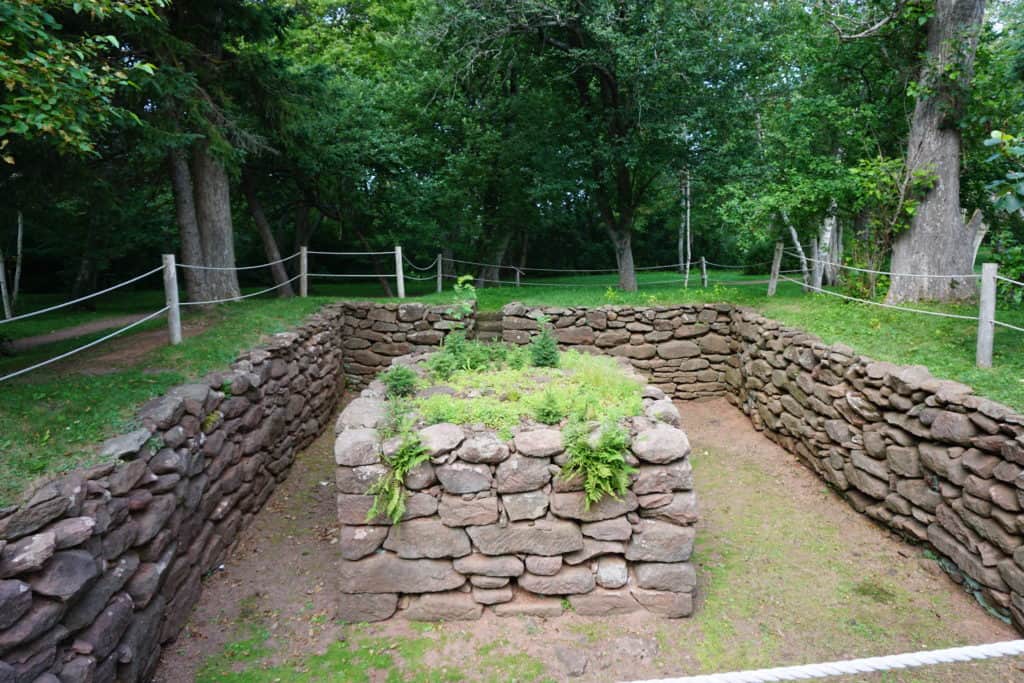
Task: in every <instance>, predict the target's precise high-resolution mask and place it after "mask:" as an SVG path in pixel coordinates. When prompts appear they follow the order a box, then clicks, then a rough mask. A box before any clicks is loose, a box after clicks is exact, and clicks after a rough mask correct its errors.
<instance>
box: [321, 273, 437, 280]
mask: <svg viewBox="0 0 1024 683" xmlns="http://www.w3.org/2000/svg"><path fill="white" fill-rule="evenodd" d="M309 277H398V275H397V274H396V273H367V274H365V275H363V274H359V273H345V274H343V275H338V274H335V273H310V274H309ZM431 279H433V278H431Z"/></svg>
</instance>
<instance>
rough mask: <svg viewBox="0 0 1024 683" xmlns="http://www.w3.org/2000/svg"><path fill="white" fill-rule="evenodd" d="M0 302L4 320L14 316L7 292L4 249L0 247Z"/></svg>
mask: <svg viewBox="0 0 1024 683" xmlns="http://www.w3.org/2000/svg"><path fill="white" fill-rule="evenodd" d="M0 303H2V304H3V308H4V320H6V319H7V318H12V317H14V311H13V310H12V309H11V297H10V296H9V295H8V294H7V266H6V265H5V264H4V250H3V249H0Z"/></svg>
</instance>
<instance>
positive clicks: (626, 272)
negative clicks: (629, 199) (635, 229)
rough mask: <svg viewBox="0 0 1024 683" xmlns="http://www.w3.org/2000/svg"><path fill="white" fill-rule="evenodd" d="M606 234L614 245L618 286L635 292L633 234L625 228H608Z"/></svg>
mask: <svg viewBox="0 0 1024 683" xmlns="http://www.w3.org/2000/svg"><path fill="white" fill-rule="evenodd" d="M608 235H609V237H611V238H612V244H613V245H614V247H615V264H616V266H617V267H618V269H619V288H620V289H622V291H624V292H635V291H636V290H637V286H636V267H635V265H634V263H633V234H632V231H631V230H629V229H628V228H627V229H619V230H615V229H612V228H608Z"/></svg>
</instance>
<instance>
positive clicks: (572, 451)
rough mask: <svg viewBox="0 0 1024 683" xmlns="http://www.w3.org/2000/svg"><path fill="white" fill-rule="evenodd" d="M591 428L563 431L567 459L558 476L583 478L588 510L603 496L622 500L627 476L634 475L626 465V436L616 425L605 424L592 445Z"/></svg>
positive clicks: (579, 425) (578, 426) (579, 426)
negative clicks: (578, 476)
mask: <svg viewBox="0 0 1024 683" xmlns="http://www.w3.org/2000/svg"><path fill="white" fill-rule="evenodd" d="M591 426H592V423H590V424H588V423H585V422H573V423H572V424H571V425H569V426H568V427H567V428H566V430H565V432H564V433H565V440H566V449H565V450H566V452H567V453H568V454H569V459H568V461H567V462H566V464H565V467H563V468H562V473H561V475H560V476H562V477H563V478H564V479H572V478H573V477H574V476H576V475H580V476H582V478H583V492H584V494H585V499H584V505H585V507H586V508H587V509H590V506H591V505H592V504H593V503H596V502H597V501H599V500H601V499H602V498H603V497H605V496H614V497H615V498H619V497H620V496H622V494H624V493H625V492H626V490H627V489H628V487H629V475H630V474H632V473H634V472H636V470H635V469H634V468H633V467H631V466H630V465H629V463H627V462H626V449H628V448H629V432H627V431H626V430H625V429H623V428H622V427H621V426H620V425H619V424H618V423H616V422H612V421H609V422H605V423H604V424H603V425H602V426H601V428H600V432H599V435H598V437H597V440H596V442H595V443H592V442H591V434H592V430H591Z"/></svg>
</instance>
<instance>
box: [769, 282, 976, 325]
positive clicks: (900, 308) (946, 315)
mask: <svg viewBox="0 0 1024 683" xmlns="http://www.w3.org/2000/svg"><path fill="white" fill-rule="evenodd" d="M779 279H780V280H786V281H787V282H792V283H793V284H797V285H800V286H801V287H806V288H807V289H810V290H811V291H814V292H818V293H820V294H828V295H829V296H837V297H839V298H840V299H846V300H847V301H856V302H858V303H862V304H870V305H871V306H880V307H882V308H891V309H893V310H896V311H906V312H907V313H920V314H922V315H933V316H935V317H936V318H954V319H956V320H977V319H978V317H977V316H973V315H960V314H958V313H943V312H941V311H926V310H923V309H920V308H907V307H906V306H896V305H895V304H887V303H882V302H880V301H869V300H868V299H858V298H857V297H853V296H846V295H845V294H840V293H839V292H832V291H829V290H827V289H822V288H821V287H815V286H814V285H809V284H804V283H803V282H800V281H798V280H794V279H793V278H791V277H780V278H779Z"/></svg>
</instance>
